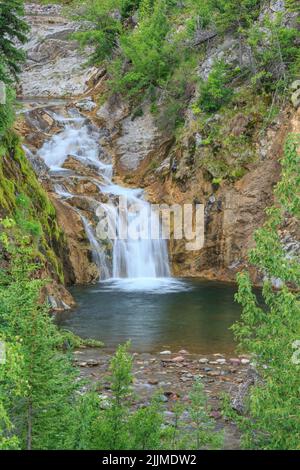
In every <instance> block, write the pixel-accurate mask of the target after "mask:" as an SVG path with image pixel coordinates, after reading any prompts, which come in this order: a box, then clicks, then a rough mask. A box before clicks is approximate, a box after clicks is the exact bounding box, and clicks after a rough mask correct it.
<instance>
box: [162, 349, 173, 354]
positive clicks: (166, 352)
mask: <svg viewBox="0 0 300 470" xmlns="http://www.w3.org/2000/svg"><path fill="white" fill-rule="evenodd" d="M159 354H172V353H171V351H167V350H166V351H161V352H160V353H159Z"/></svg>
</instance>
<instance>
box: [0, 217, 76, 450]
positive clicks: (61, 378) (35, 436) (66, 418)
mask: <svg viewBox="0 0 300 470" xmlns="http://www.w3.org/2000/svg"><path fill="white" fill-rule="evenodd" d="M2 227H4V230H3V231H2V234H1V241H0V242H1V244H2V247H3V249H4V250H5V252H6V253H7V254H6V256H8V257H9V258H10V263H9V266H7V268H6V269H4V270H3V271H2V272H1V277H0V320H1V321H0V333H1V335H2V337H4V338H5V341H7V342H8V343H9V344H12V345H16V344H18V345H19V352H20V354H21V356H22V360H23V363H22V369H21V373H20V381H21V383H20V391H19V393H18V394H17V395H14V396H13V397H12V399H11V400H9V401H8V402H5V403H4V409H5V412H6V414H7V416H9V418H10V421H11V423H12V426H13V428H14V430H15V434H16V436H17V437H18V439H19V442H20V446H21V448H26V449H60V448H65V447H66V446H67V442H68V440H69V439H70V436H69V433H70V430H69V427H70V423H71V421H72V418H73V407H74V400H75V398H76V395H75V391H76V390H77V388H78V384H76V370H75V369H74V368H73V367H72V364H71V360H70V358H69V357H68V356H66V354H64V353H63V352H62V351H60V350H59V348H58V346H59V344H60V341H61V338H60V334H59V332H58V329H57V327H56V326H55V325H54V324H53V320H52V319H51V317H50V315H49V312H48V307H47V306H46V305H45V304H42V303H41V301H40V292H41V287H42V286H43V284H44V283H43V281H41V280H40V279H38V277H39V272H40V269H41V267H42V266H41V265H40V264H39V263H37V262H36V260H35V259H34V251H33V248H32V246H33V245H32V240H31V237H30V236H28V235H24V234H20V233H19V232H18V230H17V229H16V227H15V224H14V222H13V221H9V220H7V219H6V220H5V221H4V222H3V223H2ZM11 233H13V238H11ZM10 382H11V380H10V378H9V377H6V379H5V380H4V381H3V382H1V383H0V397H3V396H6V395H8V396H10V394H11V383H10ZM5 437H7V436H5ZM8 437H9V436H8Z"/></svg>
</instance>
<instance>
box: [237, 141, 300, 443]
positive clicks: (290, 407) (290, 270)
mask: <svg viewBox="0 0 300 470" xmlns="http://www.w3.org/2000/svg"><path fill="white" fill-rule="evenodd" d="M298 148H299V138H296V137H295V136H291V137H290V138H289V139H288V140H287V143H286V146H285V152H284V157H283V159H282V161H281V164H282V179H281V181H280V183H279V184H278V185H277V188H276V197H277V201H276V206H274V207H272V208H270V209H269V210H268V211H267V213H268V219H267V222H266V223H265V225H264V227H263V228H261V229H260V230H258V231H257V232H256V234H255V241H256V247H255V249H254V250H252V252H251V253H250V257H249V259H250V262H251V263H252V264H253V265H255V266H256V267H257V268H258V269H259V270H260V271H261V272H262V274H263V275H264V279H265V280H264V283H263V290H262V295H263V299H264V305H263V306H262V305H261V302H260V303H259V301H258V299H257V297H256V295H255V293H254V292H253V290H252V285H251V281H250V277H249V274H248V273H246V272H245V273H241V274H240V275H239V276H238V284H239V291H238V294H237V295H236V299H237V301H238V302H239V303H240V304H241V305H242V317H241V321H240V322H239V323H238V324H236V325H235V326H234V332H235V335H236V337H237V339H238V341H239V342H240V345H241V348H242V350H243V351H244V352H248V353H250V354H252V356H253V362H254V363H255V367H256V370H257V372H258V374H259V376H260V379H261V380H260V382H261V383H260V386H257V387H254V388H252V389H251V392H250V396H249V399H248V401H247V403H246V406H247V410H246V415H245V416H243V417H236V419H237V421H238V422H239V424H240V426H241V428H242V430H243V433H244V434H243V443H244V446H245V447H246V448H251V449H253V448H256V449H286V450H289V449H299V442H300V421H299V413H298V411H297V410H298V409H299V390H300V361H299V358H298V356H299V332H300V303H299V287H300V263H299V256H297V254H294V255H293V254H289V255H288V254H287V253H286V251H285V250H284V247H283V246H282V242H281V236H280V229H282V227H283V226H284V224H285V223H286V221H287V220H289V219H290V220H291V217H293V218H294V222H296V221H298V222H299V220H300V155H299V151H298ZM274 279H277V280H278V282H279V285H280V287H279V288H278V289H277V290H274V289H273V285H272V282H273V280H274ZM277 284H278V283H277ZM297 348H298V349H297Z"/></svg>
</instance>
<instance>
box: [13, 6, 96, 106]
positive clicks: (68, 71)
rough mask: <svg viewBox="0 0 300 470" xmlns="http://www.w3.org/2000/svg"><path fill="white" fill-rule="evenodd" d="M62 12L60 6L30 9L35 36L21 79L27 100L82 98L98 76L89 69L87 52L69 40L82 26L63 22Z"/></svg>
mask: <svg viewBox="0 0 300 470" xmlns="http://www.w3.org/2000/svg"><path fill="white" fill-rule="evenodd" d="M61 10H62V7H61V6H59V5H45V6H41V5H38V4H27V5H26V19H27V21H28V22H29V23H30V25H31V32H30V38H29V42H28V43H27V44H26V45H25V50H26V53H27V63H26V66H25V68H24V71H23V73H22V74H21V76H20V82H21V84H22V85H21V92H22V95H23V96H24V97H33V96H51V97H54V96H55V97H65V96H75V95H80V94H82V93H84V92H85V91H86V90H87V88H88V82H89V81H90V80H92V78H93V76H94V75H95V73H97V70H96V69H95V68H93V67H86V57H87V54H86V51H80V50H79V46H78V44H77V42H76V41H70V40H69V37H70V35H71V34H72V33H74V32H76V31H78V30H79V29H80V23H77V22H71V21H68V20H66V18H63V17H62V16H61Z"/></svg>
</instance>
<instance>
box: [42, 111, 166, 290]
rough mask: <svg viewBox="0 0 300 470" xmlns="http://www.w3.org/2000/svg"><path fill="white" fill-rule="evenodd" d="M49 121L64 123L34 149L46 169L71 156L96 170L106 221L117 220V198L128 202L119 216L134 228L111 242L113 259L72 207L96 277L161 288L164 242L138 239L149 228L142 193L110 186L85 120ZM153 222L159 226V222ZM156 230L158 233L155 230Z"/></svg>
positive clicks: (127, 285)
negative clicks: (94, 267) (109, 257)
mask: <svg viewBox="0 0 300 470" xmlns="http://www.w3.org/2000/svg"><path fill="white" fill-rule="evenodd" d="M53 117H54V118H55V119H56V121H58V122H60V123H63V125H64V128H63V130H62V131H61V132H60V133H58V134H56V135H54V136H53V137H52V138H51V139H50V140H49V141H47V142H45V144H44V145H43V147H42V148H41V149H40V151H39V156H40V157H41V158H43V159H44V161H45V163H46V164H47V165H48V167H49V168H50V169H51V170H54V171H56V170H58V169H61V166H62V165H63V163H64V161H65V160H66V159H67V157H68V156H69V155H71V156H73V157H74V158H76V159H77V160H79V161H80V162H81V163H83V164H84V165H92V166H93V167H94V168H96V169H97V171H98V173H99V175H101V179H102V181H103V183H100V182H99V183H98V185H97V186H98V187H99V190H100V191H101V192H102V193H105V194H107V195H108V196H109V203H107V204H101V207H102V208H103V209H104V211H105V213H106V215H107V217H108V219H109V220H110V221H112V220H113V218H114V217H116V219H117V220H118V218H119V217H121V215H120V214H119V212H118V207H117V205H116V199H117V197H118V196H123V197H126V198H127V201H128V207H127V208H126V209H125V211H124V212H123V215H122V217H125V218H127V222H128V223H130V224H131V225H130V226H132V225H134V227H135V233H134V234H133V235H132V234H129V236H128V237H127V238H126V239H118V238H116V239H115V240H112V245H113V247H112V260H108V259H107V255H106V253H105V246H104V245H103V243H101V241H100V240H98V239H97V237H96V234H95V230H94V228H93V226H92V225H91V224H90V222H89V221H88V220H87V218H86V217H84V216H83V215H82V214H81V213H80V211H79V209H76V210H77V211H78V212H79V213H80V216H81V219H82V222H83V225H84V227H85V231H86V235H87V238H88V239H89V242H90V245H91V249H92V252H93V259H94V262H95V264H96V265H97V267H98V269H99V275H100V279H102V280H104V279H115V280H116V281H117V280H119V281H117V282H121V281H120V280H123V281H122V282H121V284H120V285H121V288H125V289H126V290H128V289H129V290H130V289H131V288H132V283H130V282H129V283H128V282H127V283H126V282H125V283H124V279H126V280H130V279H135V280H136V279H138V280H139V282H135V286H136V288H140V289H142V290H145V287H146V284H147V285H148V286H149V285H150V284H151V283H152V286H153V288H155V289H157V287H158V285H159V284H160V285H161V282H160V280H161V279H162V278H164V283H166V282H167V279H166V278H168V277H169V276H170V269H169V260H168V251H167V245H166V242H165V240H162V239H154V240H151V238H150V237H147V238H145V237H143V233H144V230H145V228H147V227H149V223H150V220H152V219H151V206H150V204H149V203H148V202H147V201H145V200H144V194H143V191H142V190H141V189H131V188H125V187H122V186H119V185H117V184H114V183H113V182H112V173H113V169H112V165H111V164H107V163H106V162H105V161H101V155H103V153H102V152H101V148H100V146H99V144H98V142H99V133H98V132H97V131H96V130H95V129H94V128H92V127H91V126H89V125H88V124H86V122H85V119H84V118H81V117H78V116H75V117H70V118H65V117H62V116H58V115H54V113H53ZM54 189H55V191H56V192H57V194H58V195H59V196H60V197H63V198H70V197H72V196H73V195H72V194H71V193H69V192H68V191H67V190H66V188H65V187H64V186H63V184H59V185H58V184H56V185H55V186H54ZM133 204H134V206H135V211H134V212H130V210H129V208H130V206H132V205H133ZM152 223H153V220H152ZM156 223H157V224H159V222H156ZM156 228H157V230H158V232H160V227H159V226H157V227H156ZM150 288H151V285H150Z"/></svg>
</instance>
